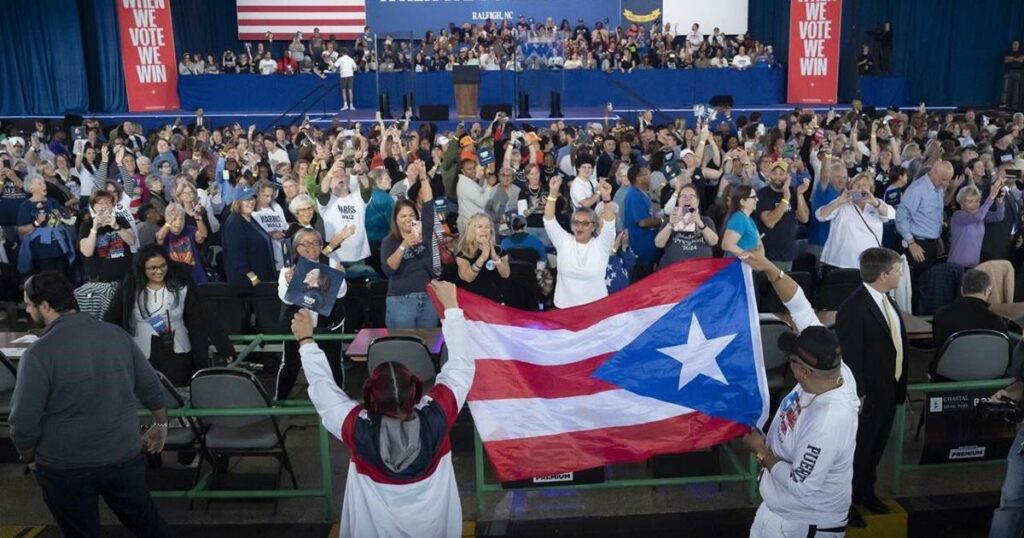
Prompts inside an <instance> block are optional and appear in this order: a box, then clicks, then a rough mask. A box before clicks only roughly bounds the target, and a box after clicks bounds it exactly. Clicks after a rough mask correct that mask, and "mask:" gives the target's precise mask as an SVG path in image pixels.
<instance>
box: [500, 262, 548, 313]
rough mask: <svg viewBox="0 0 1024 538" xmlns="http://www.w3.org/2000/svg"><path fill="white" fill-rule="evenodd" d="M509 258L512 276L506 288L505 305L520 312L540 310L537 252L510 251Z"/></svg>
mask: <svg viewBox="0 0 1024 538" xmlns="http://www.w3.org/2000/svg"><path fill="white" fill-rule="evenodd" d="M508 258H509V269H510V270H511V274H510V275H509V277H508V283H507V286H506V287H505V305H506V306H511V307H512V308H518V309H520V310H530V311H536V310H539V307H538V305H539V303H540V286H538V285H537V260H538V256H537V251H536V250H533V249H532V248H514V249H511V250H509V251H508Z"/></svg>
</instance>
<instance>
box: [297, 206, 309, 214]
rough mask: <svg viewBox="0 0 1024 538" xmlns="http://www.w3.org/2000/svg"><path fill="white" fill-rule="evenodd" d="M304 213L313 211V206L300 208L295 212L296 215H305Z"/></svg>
mask: <svg viewBox="0 0 1024 538" xmlns="http://www.w3.org/2000/svg"><path fill="white" fill-rule="evenodd" d="M306 211H313V206H309V207H300V208H298V209H296V210H295V212H296V213H305V212H306Z"/></svg>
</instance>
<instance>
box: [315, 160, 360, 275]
mask: <svg viewBox="0 0 1024 538" xmlns="http://www.w3.org/2000/svg"><path fill="white" fill-rule="evenodd" d="M317 205H319V204H317ZM320 216H321V217H323V219H324V233H326V234H327V237H324V243H327V242H328V241H330V240H331V238H332V237H334V235H335V234H336V233H338V232H340V231H341V230H342V229H343V228H344V227H345V226H348V225H349V224H355V226H356V233H354V234H352V236H351V237H349V238H348V239H346V240H345V241H343V242H342V243H341V245H340V246H339V247H338V248H337V249H336V250H335V251H334V252H332V253H331V258H332V259H334V260H335V261H338V262H345V263H351V262H358V261H361V260H365V259H366V258H368V257H370V242H369V240H367V238H366V202H364V201H363V197H362V195H360V194H359V179H358V178H357V177H356V176H350V177H349V193H348V196H345V197H343V198H338V197H337V196H334V195H333V194H332V195H331V199H330V200H329V201H328V202H327V205H320Z"/></svg>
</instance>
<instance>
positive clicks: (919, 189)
mask: <svg viewBox="0 0 1024 538" xmlns="http://www.w3.org/2000/svg"><path fill="white" fill-rule="evenodd" d="M68 127H71V126H68ZM1022 129H1024V114H1019V113H1018V114H1014V115H1012V116H1010V115H993V116H991V117H990V116H988V115H981V114H978V113H977V112H976V111H974V110H966V111H964V112H941V113H935V112H929V111H928V110H927V109H926V108H925V107H924V105H923V104H922V105H921V106H920V107H919V108H917V109H913V110H898V109H890V110H879V111H874V110H869V109H866V108H864V107H863V106H862V105H861V103H859V102H854V103H853V106H852V108H851V109H850V110H848V111H842V112H839V111H829V112H828V113H825V114H822V113H815V112H813V111H810V110H805V109H795V110H793V111H791V112H790V113H787V114H783V115H782V116H781V117H779V118H778V119H777V121H773V122H771V123H770V124H766V122H763V121H762V118H761V117H760V115H759V114H758V113H756V112H755V113H753V114H751V115H749V116H734V115H733V111H732V110H731V109H730V108H729V107H727V106H723V107H719V109H718V110H717V114H716V115H715V116H714V119H709V118H703V117H699V118H697V119H696V121H695V123H689V122H687V121H686V120H685V119H683V118H677V119H670V118H669V119H656V118H655V116H654V114H652V113H651V112H644V113H642V114H640V115H639V118H638V121H637V122H636V123H629V122H627V121H625V120H616V121H611V120H610V119H607V118H606V120H605V121H604V122H594V123H588V124H584V125H569V124H567V123H566V122H565V121H562V120H556V121H552V122H550V123H548V124H547V125H531V124H528V123H521V122H520V123H516V122H513V121H512V119H511V118H509V117H507V116H505V115H504V114H503V113H498V115H497V116H496V117H495V118H494V119H493V121H491V122H489V123H484V124H480V123H473V124H470V125H466V124H461V123H460V124H458V125H457V126H456V128H455V129H454V130H451V131H441V130H439V129H438V128H437V126H436V125H433V124H430V123H422V124H420V125H418V126H415V127H414V126H412V125H410V124H409V122H408V120H399V121H396V122H393V123H390V124H385V123H384V122H383V121H378V122H374V123H372V124H368V125H360V124H356V123H348V124H343V123H341V122H340V121H338V120H336V121H334V122H333V123H331V124H330V125H316V124H312V123H310V122H309V121H308V119H304V120H303V121H301V122H297V123H294V124H292V125H281V126H274V127H273V128H271V129H269V130H267V131H265V132H263V131H258V130H257V129H256V128H255V126H249V127H248V128H246V127H244V126H242V125H240V124H237V123H232V124H228V125H222V126H217V125H213V124H211V123H210V122H209V121H208V120H207V119H206V118H204V117H203V115H202V114H201V112H200V113H199V114H198V115H197V116H196V119H195V121H194V122H191V123H189V124H187V125H186V124H181V123H177V124H173V125H164V126H161V127H159V128H156V129H153V130H151V131H149V132H143V130H142V129H141V128H140V127H139V126H137V125H135V124H133V123H131V122H124V123H120V124H117V125H103V124H101V123H100V122H99V121H98V120H95V119H87V120H85V122H84V124H83V125H82V126H81V127H79V128H74V129H70V132H69V130H65V129H51V128H50V127H49V126H48V124H47V123H46V122H43V121H39V122H36V124H35V128H34V130H33V131H32V132H30V133H24V132H19V131H18V130H17V129H15V128H14V127H13V126H6V127H5V128H4V129H3V136H2V138H0V146H2V150H0V182H2V187H3V188H2V193H0V225H2V226H3V227H4V232H5V234H4V236H3V245H2V246H3V248H2V249H0V257H2V259H0V262H2V264H3V265H2V267H3V268H4V275H5V277H6V278H7V279H8V282H9V283H11V284H12V285H10V286H5V287H4V289H5V290H17V289H18V286H17V284H19V283H20V282H21V281H23V280H24V279H26V278H28V277H31V276H32V275H36V274H39V273H41V272H47V271H52V272H57V273H59V274H62V275H65V276H66V277H67V279H68V280H69V281H71V282H73V283H74V286H75V291H74V294H75V296H76V298H77V299H78V305H79V307H80V308H81V310H82V311H83V312H85V313H87V314H90V315H92V316H93V317H95V318H102V319H105V320H107V321H109V322H111V323H114V324H117V325H119V326H121V327H123V328H124V329H125V330H126V331H127V332H128V334H129V335H130V336H131V337H132V338H133V339H134V341H135V343H136V344H137V345H138V348H139V349H140V350H141V352H142V353H143V355H145V356H146V357H147V358H148V359H149V362H150V363H151V364H152V366H153V367H154V368H156V369H157V370H159V371H161V372H162V373H164V375H166V376H167V378H168V379H170V380H171V382H172V383H175V384H177V385H182V384H187V381H188V379H190V377H191V375H192V373H194V372H195V371H196V370H197V369H199V368H203V367H205V366H207V365H209V364H210V357H209V353H208V350H209V349H210V344H213V345H215V346H216V348H217V349H218V350H224V353H225V354H230V353H231V350H230V343H228V342H227V341H226V339H225V338H224V335H220V334H211V333H210V331H208V330H207V328H206V324H205V323H204V319H203V317H204V315H205V314H206V313H205V312H204V310H205V309H204V308H203V305H202V303H201V300H202V293H201V290H202V289H203V286H204V285H206V284H207V283H211V282H224V283H227V285H229V286H230V287H231V289H233V290H234V291H235V292H236V293H238V294H240V295H246V294H251V293H253V292H254V291H255V290H256V289H257V288H259V287H260V286H261V284H262V283H270V284H271V285H272V286H274V288H275V290H279V291H280V294H279V297H280V299H281V301H282V303H284V302H286V300H285V294H284V292H283V290H284V288H286V287H287V284H288V283H289V282H290V281H291V279H292V277H293V276H294V271H295V266H296V264H297V262H298V261H299V260H300V258H305V259H306V260H309V261H319V262H321V263H324V264H327V265H329V266H330V267H331V268H334V269H336V270H339V271H343V272H345V273H346V274H349V275H359V276H358V278H360V279H365V278H370V279H371V280H375V281H377V282H385V283H386V290H387V291H386V298H385V299H384V301H383V303H384V313H385V320H386V325H387V326H388V327H391V328H412V327H437V326H438V324H439V320H438V313H437V311H436V310H435V307H434V305H433V304H432V303H431V301H430V299H429V297H428V295H427V294H426V291H425V290H426V287H427V286H428V284H429V283H430V282H432V281H434V280H438V279H440V280H444V281H449V282H453V283H455V285H456V286H458V287H462V288H464V289H467V290H470V291H473V292H474V293H477V294H480V295H482V296H484V297H487V298H490V299H492V300H494V301H496V302H499V303H505V304H507V305H511V306H516V307H518V308H522V309H527V310H538V309H552V308H556V309H564V308H571V307H577V306H583V305H586V304H589V303H591V302H593V301H596V300H598V299H600V298H602V297H605V296H607V295H608V294H610V293H614V292H615V291H617V290H618V289H621V288H622V287H624V286H626V285H628V284H629V283H631V282H635V281H637V280H638V279H640V278H643V277H644V276H645V275H647V274H650V273H651V272H653V271H657V270H660V269H661V268H664V267H666V266H668V265H670V264H674V263H678V262H680V261H683V260H688V259H693V258H706V257H711V256H726V257H738V258H742V259H746V260H748V263H751V264H752V265H754V264H757V266H756V268H757V270H758V271H760V272H763V273H765V274H766V275H767V280H768V282H770V283H771V284H772V285H773V286H777V285H778V284H779V282H786V283H788V282H789V279H788V277H785V274H786V273H788V272H790V271H791V270H793V269H794V264H800V265H802V266H804V267H807V266H808V263H807V260H808V259H810V260H811V261H810V263H809V266H810V268H811V269H810V271H811V272H812V273H813V278H815V279H827V278H828V275H829V274H830V273H831V272H832V271H838V270H843V269H855V270H859V271H860V274H861V276H862V278H863V279H864V284H865V286H867V287H870V288H871V289H870V290H868V289H867V288H865V290H866V291H863V293H862V295H863V297H862V298H861V299H858V301H860V302H856V304H854V302H851V301H848V302H847V303H848V304H849V305H850V306H847V304H844V307H843V308H844V309H846V311H847V313H846V314H844V310H842V309H841V310H840V314H839V319H838V321H837V326H836V331H837V334H838V342H840V344H841V345H842V347H843V361H844V362H845V363H846V364H847V365H849V367H850V369H851V370H852V375H853V377H854V378H856V385H857V387H856V389H857V390H858V394H859V395H861V396H863V395H865V394H867V397H868V398H869V400H870V401H871V403H872V405H874V406H875V407H872V408H871V409H870V410H869V412H867V415H864V413H865V412H864V411H862V416H870V417H873V418H872V420H873V421H874V424H875V426H874V427H872V428H870V429H866V428H865V427H864V426H863V425H862V426H861V429H860V430H859V431H858V432H857V433H856V437H857V440H856V442H857V446H858V451H863V452H864V453H863V454H861V453H860V452H858V456H857V457H856V458H855V461H853V463H852V466H853V469H852V471H851V472H852V473H853V495H854V496H855V498H857V500H858V502H861V503H862V504H863V505H865V506H867V507H869V508H870V509H872V510H877V511H884V510H885V506H884V505H883V504H882V503H880V501H878V499H877V497H876V496H875V493H874V467H875V465H877V462H878V458H880V456H881V450H882V449H884V446H885V437H886V432H887V431H888V430H887V428H886V426H885V424H886V421H890V423H891V420H892V415H893V413H894V412H895V411H894V409H895V405H896V402H897V401H899V394H900V390H905V384H906V375H905V371H906V368H905V358H906V357H905V355H904V354H903V351H902V350H903V349H904V342H905V330H902V327H901V323H900V322H898V321H894V320H898V319H899V316H897V315H896V313H897V312H898V310H905V311H916V312H924V313H932V312H934V311H935V310H938V312H936V326H939V325H940V323H941V321H940V318H942V317H944V316H949V315H951V312H950V309H954V312H953V314H955V313H956V312H957V311H958V310H957V309H958V308H960V307H957V304H959V303H956V302H954V300H955V299H956V297H957V296H958V295H960V294H961V292H962V293H963V295H965V296H971V297H975V296H978V297H982V298H983V300H988V298H989V297H990V296H991V294H992V293H993V290H995V293H1002V294H1004V296H1005V294H1006V293H1007V290H1006V287H1007V286H1006V285H1005V284H1004V283H1005V281H1006V278H1005V275H1006V273H1007V271H1008V272H1009V274H1013V272H1014V269H1016V268H1019V266H1020V263H1021V257H1020V253H1021V251H1020V247H1021V223H1022V221H1021V215H1022V213H1021V205H1022V203H1024V200H1022V191H1021V185H1020V182H1021V180H1022V177H1021V171H1022V170H1024V161H1022V160H1021V159H1020V157H1019V154H1018V151H1019V150H1018V143H1019V142H1020V138H1021V132H1022ZM69 134H70V136H69ZM900 253H901V254H902V256H901V254H900ZM866 260H867V261H866ZM865 267H867V269H866V268H865ZM904 267H905V268H906V269H904ZM48 274H51V273H48ZM979 274H980V275H981V276H979ZM998 274H1002V275H1003V276H1002V277H995V276H991V277H990V276H989V275H998ZM353 278H355V277H354V276H353ZM819 281H820V280H819ZM1009 281H1010V282H1011V283H1012V281H1013V277H1010V278H1009ZM950 283H952V284H950ZM786 285H787V286H788V284H786ZM901 286H903V287H906V288H908V289H909V290H910V291H912V294H908V295H911V296H912V297H914V298H915V300H914V301H913V302H909V301H907V300H906V298H903V299H901V298H900V297H899V296H898V297H897V300H896V302H895V303H893V302H891V301H888V300H887V299H881V297H884V296H885V294H887V293H890V292H892V291H894V290H898V289H899V288H900V287H901ZM950 286H952V288H953V289H952V290H950V289H949V288H950ZM346 293H355V292H353V291H346V289H345V288H342V289H341V290H339V292H338V294H339V296H345V294H346ZM979 294H980V295H979ZM779 295H780V296H781V297H783V299H784V300H786V301H787V303H786V304H787V306H788V307H789V308H791V309H793V308H796V307H797V306H799V305H797V304H796V303H793V300H794V299H793V298H794V297H795V296H796V295H798V293H797V292H795V291H793V290H792V289H788V288H787V289H786V291H785V293H781V292H780V293H779ZM15 299H17V297H15ZM796 300H799V299H796ZM1004 300H1005V299H1004ZM1009 300H1012V292H1010V293H1009ZM879 301H881V302H879ZM338 304H342V303H341V302H340V301H339V303H338ZM875 305H881V306H878V307H877V309H878V310H879V312H881V314H879V315H880V316H884V317H883V318H882V319H884V320H887V323H888V325H889V328H888V330H886V331H885V332H884V333H882V334H881V335H879V334H875V333H877V332H878V330H879V327H884V326H878V327H876V326H874V325H872V326H865V327H861V325H856V324H854V323H852V322H851V321H843V319H846V320H851V319H859V320H863V319H865V316H868V315H869V314H870V312H867V311H866V310H865V311H864V312H861V313H860V314H858V313H857V312H856V311H854V310H853V309H855V308H862V309H868V310H870V309H873V308H876V307H875ZM950 305H952V306H950ZM298 306H300V305H286V304H282V307H283V308H285V309H288V312H289V315H290V314H291V313H294V312H295V311H296V310H297V309H298ZM807 308H808V309H809V306H808V307H807ZM844 316H845V318H844ZM344 317H345V312H344V311H336V312H331V315H330V316H322V317H321V318H322V319H319V320H317V319H314V320H312V322H311V323H313V324H314V325H317V326H320V327H322V328H324V329H326V330H339V328H338V327H339V323H338V322H339V321H340V320H341V319H344ZM795 317H796V316H795ZM862 325H863V324H862ZM960 328H962V327H960ZM901 330H902V332H901ZM901 335H902V337H901ZM833 338H834V337H833ZM865 342H867V343H868V344H869V346H865V345H864V343H865ZM880 342H881V343H880ZM870 346H874V347H870ZM878 346H882V347H878ZM325 347H326V348H327V349H326V350H325V351H326V352H327V353H329V355H330V357H329V360H328V365H329V366H330V369H331V374H332V375H333V376H334V377H335V380H336V382H337V381H338V380H339V379H340V378H341V376H342V375H343V374H342V373H341V372H340V359H341V349H340V346H337V347H329V346H325ZM833 347H834V346H833ZM879 354H882V355H886V356H889V355H891V356H892V358H893V360H892V361H890V364H888V366H887V367H888V368H889V369H888V370H886V369H885V368H883V369H882V370H881V371H879V372H880V373H879V372H875V371H874V370H873V368H874V366H872V365H871V364H867V363H858V362H857V361H858V359H857V357H861V358H863V357H866V356H872V357H874V356H878V355H879ZM306 355H307V353H306V352H305V351H303V353H302V354H301V360H305V359H306ZM299 361H300V353H299V349H298V347H292V348H290V349H286V357H285V360H284V361H283V362H282V363H283V364H286V365H287V366H284V365H283V366H282V374H281V376H279V380H278V383H279V386H278V387H277V397H278V398H281V399H285V398H287V397H288V395H289V391H290V390H291V384H293V383H294V378H295V372H296V370H297V368H298V364H299ZM805 362H807V361H806V358H805ZM834 362H835V361H832V363H829V364H828V365H827V366H828V367H827V368H826V367H825V366H823V364H824V363H822V364H817V365H816V364H811V363H808V364H804V366H806V368H807V372H806V375H807V376H808V379H811V381H809V382H808V383H807V384H805V385H806V387H810V389H814V388H816V387H817V388H821V387H824V386H825V385H828V384H829V383H832V384H838V385H842V383H843V382H842V381H840V377H837V376H840V374H842V376H841V377H843V378H844V379H847V381H846V383H847V386H848V387H849V388H847V389H844V395H843V396H842V398H841V399H840V400H839V402H838V403H837V404H836V405H842V406H845V405H846V403H848V402H846V403H843V402H845V401H846V400H848V399H849V398H848V396H850V394H848V393H847V392H848V391H849V390H853V389H854V388H853V387H852V385H853V383H852V381H850V380H849V379H848V378H849V375H850V374H848V373H846V372H845V371H843V372H840V371H839V370H838V369H837V368H839V367H838V366H836V365H835V364H833V363H834ZM872 364H873V363H872ZM815 368H817V370H822V371H824V373H820V372H818V373H815V372H816V370H815ZM324 372H325V371H324ZM324 372H320V373H324ZM819 374H820V375H819ZM814 376H818V377H814ZM829 376H831V377H829ZM282 378H283V381H282ZM812 378H813V379H812ZM815 379H817V381H815ZM894 380H895V385H894ZM883 381H884V382H883ZM838 385H837V386H838ZM829 386H831V385H829ZM879 387H881V388H879ZM879 395H884V399H880V398H882V396H879ZM861 422H862V423H863V420H862V421H861ZM847 433H849V432H847ZM851 435H852V434H851ZM769 444H770V443H769ZM750 446H751V448H752V450H754V451H755V452H756V451H761V452H764V451H765V450H768V448H767V447H766V446H765V445H761V444H758V443H757V442H756V441H750ZM761 455H763V456H764V457H766V458H769V459H770V458H771V457H774V456H770V455H769V454H761ZM844 472H845V471H844ZM762 487H767V486H765V485H764V484H763V485H762ZM851 517H853V516H852V515H851ZM829 522H831V519H830V521H829Z"/></svg>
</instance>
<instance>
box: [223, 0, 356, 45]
mask: <svg viewBox="0 0 1024 538" xmlns="http://www.w3.org/2000/svg"><path fill="white" fill-rule="evenodd" d="M363 26H366V3H365V1H364V0H296V1H289V0H238V39H241V40H243V41H246V40H249V41H258V40H262V39H263V36H264V35H265V34H266V33H267V32H268V31H269V32H273V33H274V37H275V38H276V39H279V40H290V39H291V38H292V36H293V35H295V32H302V33H303V39H309V36H311V35H313V28H320V35H321V36H323V38H324V39H327V38H328V36H331V35H333V36H334V37H335V38H337V39H355V38H357V37H359V34H361V33H362V32H363Z"/></svg>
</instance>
